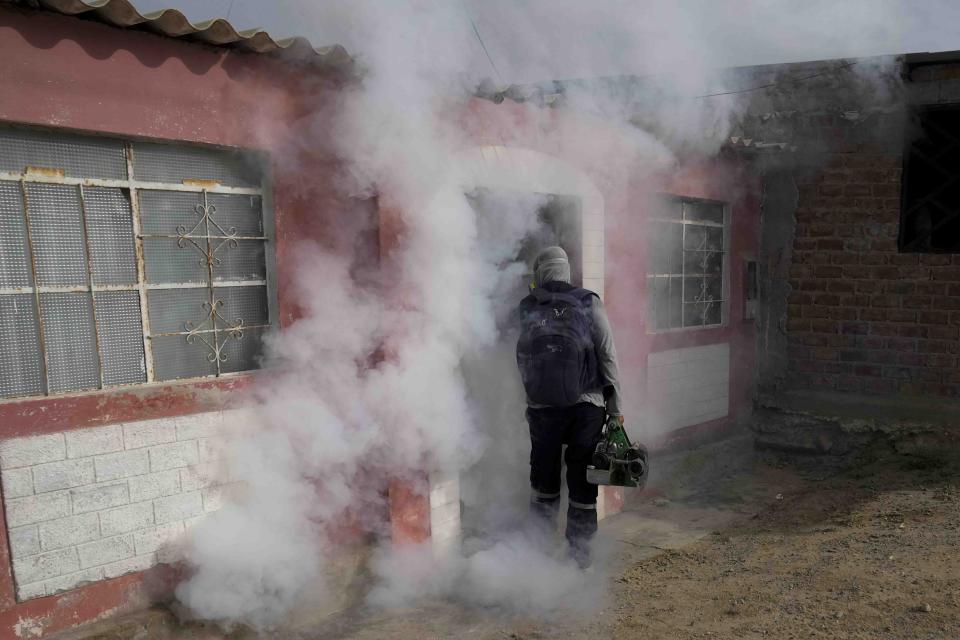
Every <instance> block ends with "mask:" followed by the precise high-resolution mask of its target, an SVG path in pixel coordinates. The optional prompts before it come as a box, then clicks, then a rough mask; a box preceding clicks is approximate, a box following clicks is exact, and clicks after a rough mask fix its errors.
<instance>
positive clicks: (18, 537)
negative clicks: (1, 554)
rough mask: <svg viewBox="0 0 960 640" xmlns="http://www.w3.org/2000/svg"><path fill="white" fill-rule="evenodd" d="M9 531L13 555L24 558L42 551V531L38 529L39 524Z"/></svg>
mask: <svg viewBox="0 0 960 640" xmlns="http://www.w3.org/2000/svg"><path fill="white" fill-rule="evenodd" d="M9 533H10V538H9V544H10V556H11V557H13V558H22V557H24V556H32V555H33V554H35V553H40V533H39V532H38V531H37V525H35V524H31V525H27V526H26V527H17V528H16V529H10V531H9Z"/></svg>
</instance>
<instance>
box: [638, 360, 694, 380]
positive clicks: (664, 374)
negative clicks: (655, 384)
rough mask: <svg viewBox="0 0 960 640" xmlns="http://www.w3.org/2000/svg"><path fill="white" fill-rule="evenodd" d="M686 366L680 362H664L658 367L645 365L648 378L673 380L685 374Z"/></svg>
mask: <svg viewBox="0 0 960 640" xmlns="http://www.w3.org/2000/svg"><path fill="white" fill-rule="evenodd" d="M686 372H687V368H686V365H685V364H684V363H682V362H677V363H674V364H665V365H662V366H659V367H647V379H648V380H673V379H675V378H682V377H683V376H684V375H686Z"/></svg>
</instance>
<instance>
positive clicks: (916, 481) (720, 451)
mask: <svg viewBox="0 0 960 640" xmlns="http://www.w3.org/2000/svg"><path fill="white" fill-rule="evenodd" d="M957 450H960V447H958V449H957ZM957 450H954V451H951V450H948V449H946V448H939V449H938V448H936V447H935V448H933V449H932V450H928V451H926V452H925V453H919V454H917V453H914V454H913V455H904V454H895V453H893V451H892V450H890V449H888V448H885V447H878V448H875V449H873V450H871V451H868V452H865V453H863V454H861V455H860V456H859V458H858V459H857V461H856V462H855V463H853V464H850V465H848V466H845V467H843V468H837V467H836V466H834V467H832V468H829V469H828V468H825V466H824V465H823V464H822V462H816V463H813V462H811V461H804V460H797V459H796V458H794V459H790V460H787V459H781V458H777V457H776V456H771V455H759V454H756V453H755V452H753V451H752V446H751V442H750V439H749V437H746V436H744V437H740V438H734V439H732V440H729V441H727V442H724V443H720V444H716V445H711V446H708V447H702V448H700V449H698V450H696V451H694V452H688V453H685V454H679V455H674V456H667V457H665V458H663V459H661V460H660V461H659V462H657V461H655V462H654V464H659V465H660V474H659V478H654V479H653V480H654V484H655V485H656V486H658V487H659V493H660V495H656V494H655V495H652V496H651V495H645V496H634V499H633V500H631V501H630V502H629V503H628V505H627V510H626V511H625V512H624V513H623V514H621V515H618V516H616V517H615V518H612V519H610V520H609V521H607V522H606V523H605V524H604V526H603V528H602V536H603V539H604V541H605V544H608V545H609V547H610V548H611V549H612V551H613V553H612V555H611V556H610V557H609V558H607V559H606V560H604V561H603V564H604V565H605V567H600V568H599V570H600V571H605V572H608V573H609V576H610V577H609V579H608V580H609V581H608V587H607V592H606V594H607V595H606V597H605V598H604V599H603V604H602V605H601V607H600V608H599V609H598V610H596V611H594V612H593V613H592V614H591V615H588V616H585V617H584V616H579V617H576V616H569V615H565V614H563V613H554V614H551V615H550V616H540V617H535V618H527V617H523V616H518V615H517V614H516V613H515V612H507V611H502V610H495V609H483V608H477V607H471V606H469V605H468V604H465V603H454V602H431V603H424V604H422V605H421V606H418V607H417V608H416V609H415V610H408V611H401V612H383V611H373V610H369V609H366V608H358V609H353V610H350V611H345V612H343V613H342V614H340V615H337V616H335V617H334V618H333V619H328V620H326V621H324V623H323V624H322V625H320V626H319V627H318V626H312V627H311V628H305V627H304V626H301V625H295V626H296V627H298V628H291V629H289V630H286V631H278V632H275V633H272V634H269V636H268V637H271V638H284V639H286V638H291V639H292V638H297V639H298V640H299V639H302V640H333V639H335V638H336V639H350V640H373V639H377V640H401V639H407V638H415V639H417V640H428V639H434V638H436V639H440V638H475V639H477V640H540V639H547V638H564V639H574V638H577V639H580V638H584V639H585V638H591V639H593V638H671V639H672V638H678V639H686V638H691V639H692V638H710V639H712V640H713V639H721V638H737V639H741V638H783V639H789V638H871V639H873V638H960V553H958V549H960V488H958V484H960V454H958V453H957V452H956V451H957ZM162 626H163V628H164V629H168V627H167V625H162ZM138 628H140V629H143V627H138ZM139 633H140V634H141V635H139V636H137V635H134V634H133V632H132V631H131V632H130V633H121V632H119V631H118V630H114V631H113V632H109V631H105V632H104V633H103V634H99V635H93V636H87V637H89V638H103V639H106V638H110V639H111V640H113V639H115V638H134V637H138V638H145V637H151V638H152V637H161V634H160V633H159V632H158V633H156V634H154V633H150V634H149V635H142V630H141V631H140V632H139ZM169 633H170V635H169V636H167V631H165V632H164V634H163V637H170V638H183V639H187V638H191V639H194V638H211V637H214V635H216V637H223V636H220V634H213V633H211V631H210V630H209V629H203V628H198V627H188V628H179V627H178V628H177V630H176V631H173V630H172V629H169ZM230 637H231V638H238V639H239V638H250V637H253V636H251V635H250V634H246V633H235V634H232V635H230Z"/></svg>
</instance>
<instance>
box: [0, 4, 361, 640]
mask: <svg viewBox="0 0 960 640" xmlns="http://www.w3.org/2000/svg"><path fill="white" fill-rule="evenodd" d="M349 81H350V79H349V77H348V75H347V72H346V70H339V71H338V70H334V69H319V68H317V67H316V66H309V65H306V64H303V63H295V62H289V61H283V60H279V59H277V58H274V57H271V56H266V55H258V54H249V53H242V52H238V51H231V50H228V49H224V48H215V47H209V46H204V45H199V44H194V43H189V42H186V41H183V40H177V39H172V38H167V37H163V36H158V35H154V34H151V33H147V32H143V31H134V30H123V29H117V28H113V27H110V26H107V25H103V24H99V23H96V22H92V21H88V20H79V19H76V18H70V17H65V16H60V15H57V14H53V13H48V12H39V11H33V10H29V9H24V8H18V7H13V6H11V5H9V4H8V3H0V123H16V124H23V125H37V126H42V127H55V128H64V129H71V130H77V131H84V132H97V133H102V134H109V135H116V136H119V137H134V138H148V139H158V140H171V141H188V142H194V143H206V144H215V145H221V146H232V147H244V148H248V149H258V150H262V151H265V152H267V153H269V154H271V155H270V158H271V161H272V171H271V173H272V181H273V196H274V202H273V205H274V207H273V208H274V211H273V213H274V217H275V221H276V228H277V237H276V254H277V274H278V281H279V307H280V308H279V311H280V320H281V323H282V324H288V323H289V322H290V321H291V320H292V319H294V318H295V317H296V315H297V307H296V301H295V300H292V299H290V297H289V295H287V294H286V292H287V291H288V288H287V287H285V282H287V281H288V280H289V277H290V272H291V264H290V254H291V252H292V250H293V248H294V245H295V242H296V241H297V240H299V239H301V238H308V239H311V240H314V241H318V242H321V243H327V244H330V245H336V243H337V241H338V238H337V236H336V234H335V233H334V232H332V231H331V230H332V229H335V228H336V227H335V226H334V225H331V224H330V223H331V220H332V219H333V216H334V215H335V214H336V213H337V212H339V211H342V210H344V207H346V206H349V205H346V204H345V203H342V202H339V201H338V200H337V198H336V196H335V195H334V191H333V189H332V187H331V184H330V183H329V182H327V181H326V178H325V177H326V176H329V175H331V174H332V173H333V171H332V169H333V168H334V167H335V166H336V163H335V161H334V159H333V158H332V155H331V154H330V153H329V152H328V150H326V149H324V148H322V147H321V148H316V147H311V148H304V147H302V146H300V144H299V143H298V141H299V140H300V139H301V138H302V137H303V136H302V135H301V134H302V129H303V127H305V126H314V125H315V124H316V123H317V122H322V121H323V118H324V113H325V110H326V109H327V108H328V106H329V99H330V97H331V96H332V95H334V94H335V92H336V91H337V90H338V89H339V88H340V87H341V86H343V84H344V83H346V82H349ZM321 141H322V138H321ZM311 144H313V145H315V144H317V138H316V137H315V136H311ZM254 377H255V375H247V376H236V377H231V378H228V379H223V380H206V381H203V382H180V383H171V384H157V385H150V386H144V387H138V388H134V389H132V390H123V391H109V390H108V391H98V392H91V393H84V394H73V395H70V396H67V397H57V398H49V399H48V398H31V399H25V400H11V401H0V439H3V438H8V437H14V436H19V435H25V434H35V433H40V432H44V431H59V430H65V429H78V428H84V427H88V426H93V425H99V424H105V423H111V422H119V421H122V420H128V419H132V418H136V419H148V418H155V417H165V416H171V415H182V414H188V413H194V412H197V411H201V410H204V409H210V408H219V407H221V406H223V405H224V404H225V403H228V402H229V401H230V398H231V396H232V395H233V394H234V393H235V392H236V391H237V390H240V389H243V388H244V387H246V386H248V385H249V384H250V382H251V380H252V379H253V378H254ZM150 573H151V574H152V576H153V577H152V578H151V579H150V580H144V576H143V575H142V574H131V575H128V576H124V577H121V578H117V579H114V580H106V581H103V582H99V583H96V584H94V585H92V586H88V587H84V588H81V589H77V590H74V591H70V592H67V593H65V594H62V595H58V596H51V597H46V598H38V599H35V600H30V601H27V602H25V603H22V604H17V603H16V602H15V599H14V591H13V579H12V576H11V570H10V562H9V556H8V546H7V541H6V527H5V525H4V522H3V515H2V514H0V638H8V637H16V636H14V631H13V628H14V625H15V624H16V623H17V621H18V620H20V619H28V618H30V619H35V620H37V621H39V622H40V623H42V626H43V628H44V630H45V633H52V632H55V631H57V630H60V629H64V628H68V627H71V626H75V625H76V624H79V623H81V622H84V621H88V620H91V619H93V618H96V617H99V616H102V615H105V614H109V613H111V612H116V611H121V610H124V609H126V608H131V607H136V606H142V605H143V604H144V603H145V602H147V601H149V600H150V598H152V597H155V596H157V595H158V594H157V592H158V591H159V592H160V593H162V592H163V591H164V590H165V589H167V588H169V586H170V585H171V584H172V582H173V576H172V574H171V572H170V571H169V570H168V569H156V570H152V571H151V572H150ZM147 585H150V586H149V587H148V586H147ZM31 637H32V636H31Z"/></svg>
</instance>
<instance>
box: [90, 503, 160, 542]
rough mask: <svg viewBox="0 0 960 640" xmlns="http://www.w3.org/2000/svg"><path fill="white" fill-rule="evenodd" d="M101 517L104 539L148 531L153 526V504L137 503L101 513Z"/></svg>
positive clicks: (101, 529)
mask: <svg viewBox="0 0 960 640" xmlns="http://www.w3.org/2000/svg"><path fill="white" fill-rule="evenodd" d="M95 515H96V514H95ZM99 516H100V532H101V535H103V537H107V536H116V535H120V534H121V533H129V532H130V531H136V530H137V529H146V528H147V527H150V526H153V503H152V502H136V503H134V504H128V505H126V506H123V507H118V508H117V509H110V510H109V511H101V512H100V513H99Z"/></svg>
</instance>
